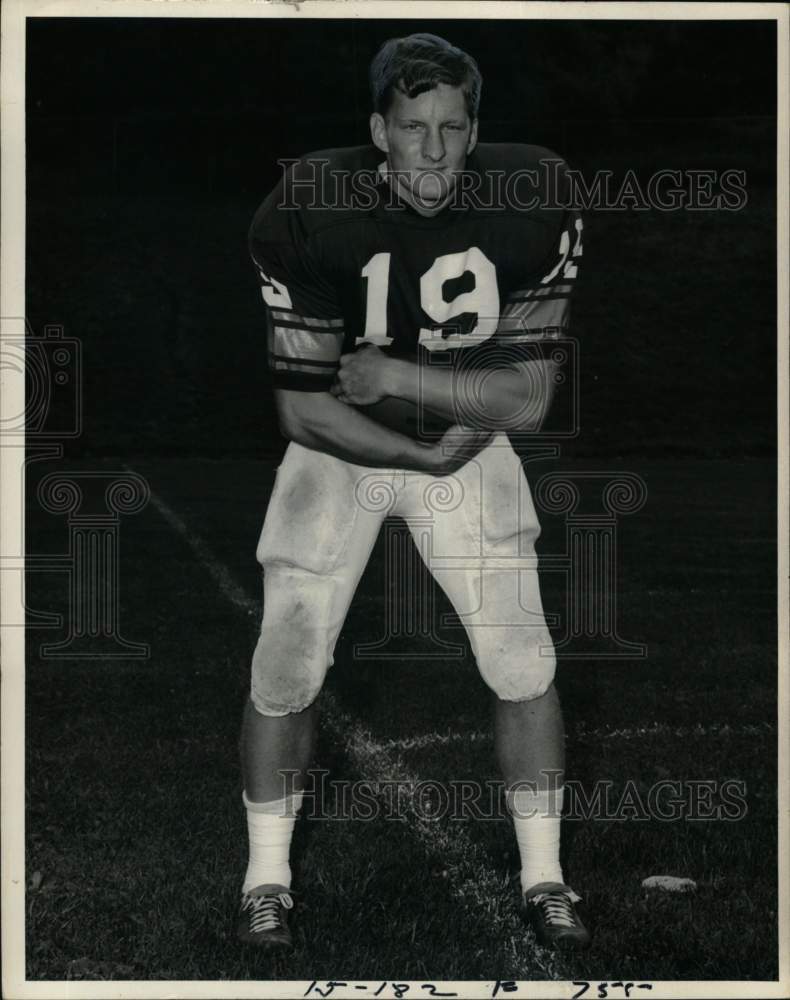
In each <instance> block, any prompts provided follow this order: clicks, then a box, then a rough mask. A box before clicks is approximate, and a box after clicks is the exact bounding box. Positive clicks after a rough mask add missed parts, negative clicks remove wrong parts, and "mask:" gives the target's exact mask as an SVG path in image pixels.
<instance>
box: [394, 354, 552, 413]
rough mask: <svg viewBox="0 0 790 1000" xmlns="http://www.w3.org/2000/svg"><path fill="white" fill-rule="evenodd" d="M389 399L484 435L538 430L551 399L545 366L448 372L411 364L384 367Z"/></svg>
mask: <svg viewBox="0 0 790 1000" xmlns="http://www.w3.org/2000/svg"><path fill="white" fill-rule="evenodd" d="M390 365H391V368H390V371H389V372H388V383H389V387H390V392H391V394H392V395H393V396H399V397H400V398H402V399H407V400H409V401H411V402H413V403H417V404H419V405H421V406H424V407H426V408H427V409H429V410H432V411H434V412H435V413H438V414H440V415H441V416H443V417H445V418H446V419H448V420H452V421H453V422H454V423H459V424H464V425H466V426H470V427H480V428H485V429H489V430H520V431H533V430H539V429H540V426H541V424H542V423H543V420H544V418H545V415H546V412H547V410H548V407H549V403H550V401H551V395H552V391H551V390H552V383H553V378H552V375H553V373H552V371H551V365H550V363H549V362H543V361H534V362H528V363H525V364H523V365H522V366H520V367H519V368H515V369H514V368H486V369H483V368H476V369H468V370H465V371H464V370H462V371H460V372H454V371H452V370H451V369H447V368H439V367H433V368H432V367H430V366H427V365H423V366H421V367H420V368H419V370H418V366H417V364H415V363H414V362H412V361H404V360H400V359H398V360H395V359H393V360H392V361H391V362H390Z"/></svg>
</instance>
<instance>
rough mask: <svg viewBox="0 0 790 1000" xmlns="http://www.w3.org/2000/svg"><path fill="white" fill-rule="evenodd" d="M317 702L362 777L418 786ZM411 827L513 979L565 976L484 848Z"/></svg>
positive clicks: (219, 578) (236, 594) (224, 580)
mask: <svg viewBox="0 0 790 1000" xmlns="http://www.w3.org/2000/svg"><path fill="white" fill-rule="evenodd" d="M151 503H152V504H153V505H154V507H155V508H156V509H157V511H158V512H159V513H160V514H161V516H162V517H163V518H164V520H165V521H166V522H167V523H168V524H169V525H170V527H171V528H172V529H173V530H174V531H175V533H176V534H177V535H179V537H181V538H182V539H183V540H184V541H185V542H186V543H187V545H188V546H189V547H190V548H191V549H192V551H193V553H194V554H195V557H196V559H197V560H198V562H199V563H200V564H201V565H202V566H203V568H204V569H205V570H206V571H207V572H208V573H209V574H210V575H211V576H212V578H213V579H214V581H215V582H216V584H217V587H218V588H219V590H220V592H221V593H222V595H223V596H224V597H225V598H227V600H228V601H229V602H230V603H231V604H232V605H233V606H234V607H235V608H236V609H237V610H239V611H241V612H242V613H243V614H244V615H246V616H255V615H259V614H260V602H259V601H255V600H253V599H252V598H251V597H250V596H249V595H248V594H247V593H246V592H245V591H244V589H243V588H242V587H240V586H239V584H238V583H236V581H235V580H234V579H233V574H232V573H231V572H230V570H229V569H228V567H227V566H225V565H224V564H223V563H222V562H220V561H219V560H218V559H217V558H216V556H215V555H214V554H213V552H212V551H211V549H210V548H209V547H208V546H207V545H206V544H205V542H203V541H202V539H201V538H199V537H198V536H197V535H195V534H194V532H192V531H190V529H189V527H188V526H187V524H186V523H185V522H184V520H183V519H182V518H181V517H180V516H179V515H178V514H177V513H176V512H175V511H174V510H173V509H172V507H170V506H169V505H168V504H167V503H165V501H164V500H163V499H162V498H161V497H159V496H157V495H156V494H155V493H154V492H153V491H152V493H151ZM321 703H322V709H323V711H322V722H323V724H324V725H326V726H328V728H329V729H331V730H332V733H333V734H334V736H335V738H336V739H337V740H338V741H339V742H342V743H343V744H344V746H345V748H346V751H347V753H348V755H349V757H350V758H351V760H352V761H353V763H354V766H355V768H356V769H357V770H358V771H359V774H360V777H361V778H364V779H367V780H369V781H372V782H385V781H394V782H397V783H398V786H399V787H401V788H415V787H416V786H417V785H418V783H419V780H420V779H419V777H418V775H416V774H414V773H413V772H412V771H410V770H409V769H408V767H407V766H406V765H405V764H404V762H403V760H402V759H401V758H400V756H399V755H398V754H397V753H393V752H392V751H393V750H396V749H397V748H396V747H394V746H389V745H388V744H387V743H382V742H378V741H377V740H375V739H374V738H373V736H372V735H371V734H370V732H369V731H368V730H366V729H364V728H363V727H362V726H361V725H360V724H359V722H357V721H356V720H355V719H353V718H352V717H351V716H350V715H349V714H348V713H346V712H345V711H343V710H342V709H341V708H340V706H339V705H338V703H337V699H336V698H335V697H334V695H333V694H332V692H331V691H328V690H326V689H325V690H324V691H323V693H322V695H321ZM410 828H411V830H412V831H413V832H414V833H415V834H416V835H417V837H419V839H420V840H421V841H422V842H423V844H424V845H425V846H426V848H427V849H428V850H429V851H430V852H431V853H432V854H436V855H438V856H439V857H441V859H442V861H443V864H444V870H445V871H446V873H447V880H446V884H447V888H448V890H449V891H450V893H451V894H452V895H453V896H454V897H455V899H456V900H457V901H458V904H459V906H460V907H461V908H462V909H464V910H466V911H468V913H469V916H470V919H471V920H473V921H480V920H481V919H482V920H484V921H485V922H490V921H495V922H496V925H497V927H498V928H499V929H500V933H501V936H502V939H503V940H505V941H507V943H508V952H509V955H510V959H511V963H512V964H511V969H510V974H511V975H512V976H513V977H514V978H516V979H518V978H527V977H531V976H534V974H535V973H536V972H540V973H543V974H544V975H545V976H546V977H547V978H550V979H562V978H564V975H563V974H562V973H561V972H560V970H559V969H558V967H557V965H556V959H555V957H554V955H552V954H551V953H549V952H547V951H544V950H543V949H541V948H539V947H537V945H535V943H534V942H533V941H532V940H531V939H529V940H528V939H527V935H526V931H525V929H524V926H523V924H522V923H521V921H520V919H519V918H518V916H517V914H516V912H515V907H514V906H513V905H511V901H513V900H514V899H515V890H514V889H513V887H512V886H510V885H509V884H508V881H509V880H508V879H507V877H506V876H503V875H501V874H500V873H498V872H496V871H494V869H492V868H491V867H489V865H488V863H487V857H486V854H485V852H484V851H483V849H482V848H481V847H479V846H478V845H477V844H474V843H473V842H472V841H471V839H470V838H469V836H468V835H467V834H466V832H465V831H464V829H463V828H462V827H461V826H460V825H459V824H454V825H452V826H443V825H441V824H440V823H437V822H435V821H432V820H428V819H425V818H423V817H422V816H421V815H420V814H419V813H417V812H412V813H411V816H410ZM506 903H507V904H508V905H505V904H506Z"/></svg>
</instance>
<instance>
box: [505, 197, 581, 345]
mask: <svg viewBox="0 0 790 1000" xmlns="http://www.w3.org/2000/svg"><path fill="white" fill-rule="evenodd" d="M582 253H583V247H582V219H581V216H580V215H579V214H578V212H567V213H566V215H565V219H564V221H563V226H562V230H561V233H560V236H559V240H558V242H557V245H556V251H555V254H554V256H553V259H552V260H549V261H547V262H546V264H545V265H544V267H543V269H542V271H541V272H540V273H538V274H536V275H533V276H532V277H531V278H529V279H528V280H526V281H525V282H524V285H523V286H522V287H521V288H519V289H517V290H515V291H513V292H511V293H510V295H509V296H508V298H507V300H506V301H505V302H504V304H503V308H502V312H501V315H500V320H499V325H498V327H497V331H496V334H495V339H496V340H497V342H498V343H499V344H501V345H505V344H511V345H516V344H527V343H536V342H540V341H544V340H556V339H557V338H559V337H563V336H566V335H567V333H568V326H569V323H570V302H571V295H572V293H573V288H574V285H575V283H576V279H577V277H578V273H579V264H580V260H581V256H582Z"/></svg>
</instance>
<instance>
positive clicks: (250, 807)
mask: <svg viewBox="0 0 790 1000" xmlns="http://www.w3.org/2000/svg"><path fill="white" fill-rule="evenodd" d="M302 797H303V796H302V792H295V793H294V794H293V795H287V796H286V797H285V798H284V799H276V800H275V801H274V802H250V800H249V799H248V798H247V794H246V792H245V793H243V794H242V798H243V799H244V805H245V807H246V809H247V832H248V834H249V842H250V859H249V862H248V864H247V874H246V875H245V876H244V883H243V885H242V887H241V891H242V892H249V891H250V890H251V889H255V888H257V887H258V886H259V885H281V886H284V888H286V889H290V888H291V866H290V865H289V864H288V855H289V853H290V850H291V836H292V835H293V829H294V824H295V823H296V814H297V813H298V812H299V809H300V807H301V805H302Z"/></svg>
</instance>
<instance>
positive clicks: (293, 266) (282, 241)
mask: <svg viewBox="0 0 790 1000" xmlns="http://www.w3.org/2000/svg"><path fill="white" fill-rule="evenodd" d="M279 190H280V189H279V188H277V189H275V191H274V192H272V194H271V195H270V196H269V198H268V199H267V200H266V201H265V202H264V203H263V205H262V206H261V208H260V209H259V210H258V213H257V214H256V216H255V219H254V220H253V223H252V227H251V229H250V239H249V245H250V254H251V256H252V260H253V264H254V265H255V269H256V272H257V275H258V281H259V283H260V289H261V297H262V299H263V304H264V308H265V311H266V325H267V357H268V364H269V371H270V373H271V377H272V383H273V385H274V387H275V388H278V389H295V390H298V391H302V392H324V391H326V390H328V389H329V387H330V386H331V384H332V382H333V380H334V377H335V373H336V372H337V370H338V361H339V359H340V355H341V353H342V350H343V339H344V335H345V322H344V319H343V316H342V313H341V310H340V307H339V305H338V302H337V295H336V293H335V290H334V288H333V286H332V283H331V282H330V281H329V280H328V279H327V277H326V276H325V275H324V274H322V271H321V268H320V267H319V266H318V264H317V263H316V261H315V260H314V259H313V256H312V255H311V252H310V248H309V245H308V240H307V238H306V237H305V235H304V233H303V231H302V229H301V225H300V218H299V212H300V210H299V209H295V208H282V207H279V197H278V191H279Z"/></svg>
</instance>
